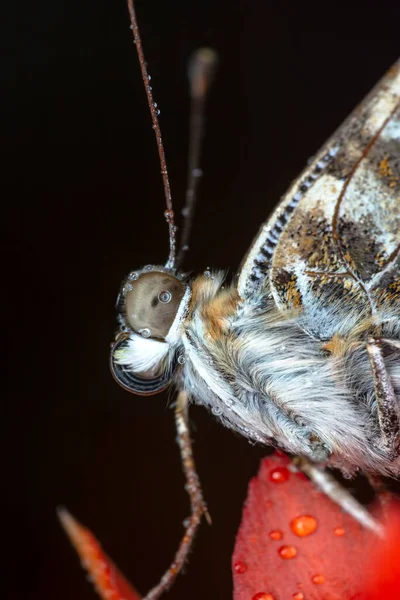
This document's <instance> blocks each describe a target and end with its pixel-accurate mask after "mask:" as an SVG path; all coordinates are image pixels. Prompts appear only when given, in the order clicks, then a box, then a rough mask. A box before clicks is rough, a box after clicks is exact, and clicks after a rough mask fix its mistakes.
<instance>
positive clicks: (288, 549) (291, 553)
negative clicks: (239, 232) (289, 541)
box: [278, 546, 297, 559]
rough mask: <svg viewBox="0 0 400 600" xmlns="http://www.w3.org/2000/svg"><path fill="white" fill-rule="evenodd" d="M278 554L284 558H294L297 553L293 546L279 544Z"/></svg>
mask: <svg viewBox="0 0 400 600" xmlns="http://www.w3.org/2000/svg"><path fill="white" fill-rule="evenodd" d="M278 554H279V556H280V557H281V558H284V559H289V558H294V557H295V556H296V554H297V550H296V548H295V547H294V546H281V547H280V548H279V550H278Z"/></svg>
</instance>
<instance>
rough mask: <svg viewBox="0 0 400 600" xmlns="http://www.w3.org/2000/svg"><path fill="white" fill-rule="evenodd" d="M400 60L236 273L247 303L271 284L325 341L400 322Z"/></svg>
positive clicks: (283, 303)
mask: <svg viewBox="0 0 400 600" xmlns="http://www.w3.org/2000/svg"><path fill="white" fill-rule="evenodd" d="M399 248H400V61H399V62H397V63H396V64H395V65H394V66H393V67H392V68H391V69H390V70H389V72H388V73H387V74H386V75H385V76H384V77H383V79H382V80H381V81H380V82H379V83H378V85H377V86H376V87H375V88H374V89H373V90H372V92H371V93H370V94H369V95H368V96H367V98H366V99H365V100H364V101H363V102H362V103H361V104H360V106H358V107H357V108H356V109H355V111H354V112H353V113H352V114H351V115H350V117H349V118H348V119H347V120H346V121H345V122H344V123H343V125H342V126H341V127H340V128H339V129H338V130H337V131H336V133H335V134H334V135H333V136H332V137H331V138H330V139H329V140H328V142H327V143H326V144H325V146H324V147H323V148H322V150H321V151H320V152H319V153H318V154H317V156H316V158H315V159H314V161H313V162H312V163H311V165H309V166H308V167H307V168H306V169H305V171H304V172H303V173H302V175H301V176H300V177H299V179H298V180H296V181H295V182H294V183H293V184H292V186H291V188H290V189H289V191H288V192H287V193H286V194H285V196H284V197H283V198H282V200H281V202H280V204H279V205H278V207H277V209H276V210H275V212H274V213H273V214H272V216H271V217H270V218H269V220H268V221H267V222H266V223H265V224H264V225H263V226H262V228H261V230H260V232H259V233H258V235H257V237H256V238H255V240H254V242H253V244H252V246H251V247H250V249H249V251H248V253H247V255H246V257H245V259H244V261H243V264H242V268H241V270H240V274H239V280H238V291H239V294H240V296H241V297H242V298H243V299H244V300H245V301H246V300H248V301H251V299H252V298H255V297H256V296H258V293H259V291H260V290H261V289H263V288H264V287H265V283H266V278H267V279H268V280H269V284H270V289H271V292H272V294H273V296H274V299H275V301H276V303H277V305H278V307H279V308H281V309H282V310H285V309H293V308H294V309H300V310H301V311H302V313H303V315H304V323H305V328H306V329H307V330H308V331H309V332H310V333H311V334H312V335H314V336H315V337H317V338H319V339H329V338H330V337H331V335H332V334H333V333H334V332H335V330H336V329H337V318H338V313H340V314H339V317H340V319H341V320H342V321H343V319H344V320H346V319H347V320H349V321H351V320H352V316H353V318H355V317H356V315H358V318H359V316H360V311H361V313H362V314H364V315H366V314H367V313H369V314H371V313H376V312H379V311H381V312H382V311H383V312H385V313H388V312H389V313H391V314H396V315H398V316H399V317H400V258H399Z"/></svg>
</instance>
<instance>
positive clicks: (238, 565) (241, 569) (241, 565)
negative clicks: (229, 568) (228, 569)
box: [233, 560, 247, 575]
mask: <svg viewBox="0 0 400 600" xmlns="http://www.w3.org/2000/svg"><path fill="white" fill-rule="evenodd" d="M233 570H234V571H235V573H238V574H239V575H241V574H242V573H245V572H246V571H247V565H246V563H245V562H243V561H242V560H238V561H237V562H235V564H234V565H233Z"/></svg>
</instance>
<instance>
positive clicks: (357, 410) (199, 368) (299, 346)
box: [180, 272, 400, 474]
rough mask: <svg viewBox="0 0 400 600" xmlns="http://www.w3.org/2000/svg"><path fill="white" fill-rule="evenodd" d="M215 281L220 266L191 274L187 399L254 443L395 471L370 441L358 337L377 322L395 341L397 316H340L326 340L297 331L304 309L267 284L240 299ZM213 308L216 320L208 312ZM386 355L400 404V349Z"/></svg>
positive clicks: (373, 425)
mask: <svg viewBox="0 0 400 600" xmlns="http://www.w3.org/2000/svg"><path fill="white" fill-rule="evenodd" d="M222 283H223V273H221V272H218V273H215V274H213V275H212V277H209V278H206V277H205V276H201V277H199V278H197V279H196V280H195V282H194V286H193V287H194V289H195V290H196V293H195V294H193V298H192V301H191V310H190V316H189V318H188V319H187V320H186V322H185V323H184V324H183V335H182V343H183V346H184V350H185V354H186V356H187V361H186V363H185V365H184V367H183V371H182V373H181V375H180V385H182V386H183V387H184V388H185V389H186V391H187V392H188V393H189V395H190V396H191V398H193V400H194V401H195V402H198V403H200V404H203V405H206V406H208V407H209V408H210V409H211V411H212V412H213V414H214V415H216V416H218V417H219V418H220V419H221V421H222V422H223V423H224V425H227V426H228V427H231V428H232V429H235V430H236V431H238V432H239V433H241V434H243V435H245V436H246V437H248V438H249V439H251V440H254V441H256V442H261V443H264V444H273V445H278V446H280V447H282V448H284V449H286V450H288V451H290V452H292V453H295V454H300V455H306V456H308V457H309V458H311V459H314V460H323V459H326V458H328V457H330V462H331V464H333V465H336V466H340V467H341V468H342V470H345V471H348V472H353V471H354V468H355V465H357V466H358V467H360V468H362V469H365V470H366V471H369V472H373V471H375V472H380V473H382V474H383V473H384V474H394V473H396V472H398V470H399V463H398V462H396V463H393V462H391V460H390V457H388V456H387V454H385V452H384V451H382V450H381V449H380V448H379V447H378V445H377V444H374V440H375V439H377V438H378V437H379V425H378V419H377V414H376V406H375V401H374V385H373V379H372V375H371V369H370V365H369V361H368V355H367V351H366V347H365V346H366V344H365V341H366V339H367V337H368V335H371V333H372V334H373V333H375V332H376V331H377V330H378V329H379V331H380V333H381V335H382V337H386V338H391V339H394V340H396V341H397V342H400V319H398V318H395V317H392V318H391V319H389V320H388V321H386V322H380V321H379V317H375V318H374V319H368V318H367V317H365V319H362V318H359V326H358V328H356V329H355V328H354V324H353V322H352V321H351V320H347V321H344V322H342V323H339V325H338V330H337V332H336V335H335V337H334V338H332V341H331V343H329V342H328V343H327V342H326V341H321V340H317V339H314V338H312V337H311V336H310V335H309V334H307V333H306V332H305V331H304V329H303V327H302V315H301V313H299V314H297V315H296V314H295V313H294V312H293V311H292V312H286V313H284V312H282V311H281V310H278V309H277V307H276V304H275V302H274V300H273V298H272V296H271V293H270V291H269V286H268V284H267V283H266V285H265V286H264V287H262V288H261V289H260V290H259V291H258V293H257V295H255V296H254V298H253V301H252V302H245V303H243V302H241V301H240V300H239V298H238V296H237V292H236V290H235V288H233V287H232V288H230V289H228V290H225V289H222ZM221 306H224V307H225V311H221V310H220V309H221ZM215 307H217V309H219V310H220V313H219V316H218V318H215V317H210V315H215V313H216V310H215ZM359 317H360V315H359ZM385 363H386V367H387V369H388V371H389V374H390V376H391V379H392V382H393V385H394V387H395V390H396V394H397V398H398V401H399V403H400V350H399V349H395V348H390V349H388V350H387V355H386V359H385Z"/></svg>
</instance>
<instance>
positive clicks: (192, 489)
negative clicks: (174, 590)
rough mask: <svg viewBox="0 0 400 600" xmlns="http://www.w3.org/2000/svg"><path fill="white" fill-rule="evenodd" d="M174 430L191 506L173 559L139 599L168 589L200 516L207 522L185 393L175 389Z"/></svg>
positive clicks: (148, 598) (148, 599) (152, 597)
mask: <svg viewBox="0 0 400 600" xmlns="http://www.w3.org/2000/svg"><path fill="white" fill-rule="evenodd" d="M175 421H176V429H177V432H178V444H179V448H180V451H181V458H182V466H183V471H184V473H185V477H186V488H185V489H186V490H187V492H188V494H189V498H190V506H191V509H192V512H191V515H190V517H189V519H188V525H187V527H186V531H185V533H184V536H183V538H182V539H181V542H180V544H179V548H178V550H177V552H176V554H175V558H174V560H173V562H172V563H171V565H170V567H169V569H168V570H167V571H166V572H165V573H164V575H163V576H162V577H161V580H160V583H159V584H158V585H156V586H155V587H154V588H153V589H152V590H150V592H149V593H148V594H147V595H146V596H145V598H144V599H143V600H156V599H157V598H160V596H161V595H162V594H163V593H164V592H165V591H167V590H168V589H169V587H170V586H171V585H172V583H173V582H174V581H175V579H176V577H177V575H178V574H179V573H180V571H181V570H182V567H183V565H184V564H185V562H186V559H187V557H188V555H189V552H190V549H191V547H192V543H193V540H194V536H195V534H196V531H197V528H198V526H199V524H200V521H201V517H202V516H203V515H205V516H206V518H207V521H208V522H209V523H211V519H210V515H209V514H208V512H207V505H206V503H205V502H204V499H203V493H202V490H201V485H200V480H199V477H198V475H197V472H196V466H195V464H194V458H193V451H192V443H191V440H190V431H189V420H188V397H187V394H186V393H185V392H179V394H178V398H177V403H176V408H175Z"/></svg>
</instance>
